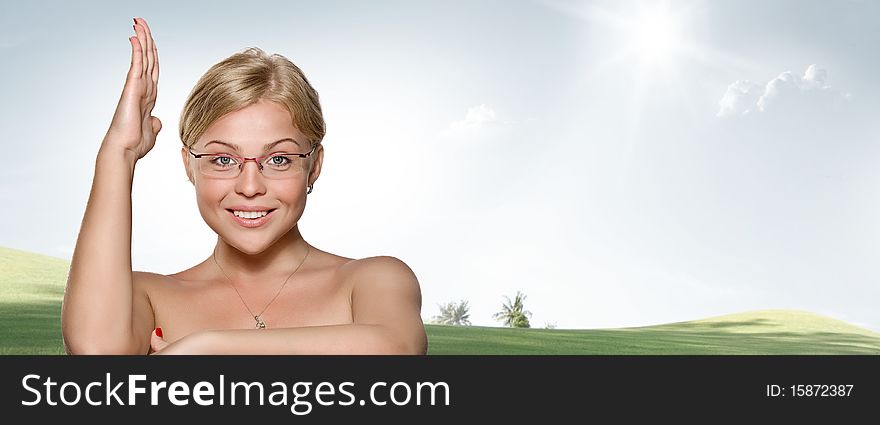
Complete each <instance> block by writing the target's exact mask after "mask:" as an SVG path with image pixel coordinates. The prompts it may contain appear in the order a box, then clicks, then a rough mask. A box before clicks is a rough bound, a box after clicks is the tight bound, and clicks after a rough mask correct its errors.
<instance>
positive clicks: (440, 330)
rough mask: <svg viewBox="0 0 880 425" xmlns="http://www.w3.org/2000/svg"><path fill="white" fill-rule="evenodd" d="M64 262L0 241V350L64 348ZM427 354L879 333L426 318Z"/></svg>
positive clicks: (739, 323) (863, 348)
mask: <svg viewBox="0 0 880 425" xmlns="http://www.w3.org/2000/svg"><path fill="white" fill-rule="evenodd" d="M68 267H69V263H68V262H67V261H65V260H61V259H58V258H53V257H47V256H43V255H38V254H33V253H29V252H24V251H18V250H13V249H8V248H0V354H64V350H63V347H62V343H61V321H60V317H61V300H62V298H63V296H64V285H65V282H66V280H67V270H68ZM425 328H426V330H427V332H428V341H429V343H428V345H429V348H428V354H430V355H437V354H441V355H442V354H548V355H552V354H880V334H878V333H875V332H871V331H869V330H866V329H862V328H859V327H857V326H854V325H851V324H849V323H846V322H842V321H840V320H836V319H833V318H829V317H823V316H820V315H817V314H813V313H809V312H804V311H796V310H763V311H753V312H745V313H738V314H731V315H726V316H719V317H713V318H709V319H703V320H694V321H688V322H679V323H668V324H663V325H656V326H644V327H632V328H618V329H583V330H580V329H508V328H492V327H480V326H468V327H460V326H442V325H431V324H426V325H425Z"/></svg>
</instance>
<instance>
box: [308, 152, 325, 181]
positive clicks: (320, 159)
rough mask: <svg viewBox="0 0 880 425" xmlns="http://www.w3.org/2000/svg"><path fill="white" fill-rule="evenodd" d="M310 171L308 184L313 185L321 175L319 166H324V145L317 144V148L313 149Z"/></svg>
mask: <svg viewBox="0 0 880 425" xmlns="http://www.w3.org/2000/svg"><path fill="white" fill-rule="evenodd" d="M312 158H314V161H312V170H311V171H310V172H309V184H314V183H315V180H318V176H320V175H321V165H322V164H324V145H323V144H320V143H319V144H318V147H317V148H315V153H314V154H312Z"/></svg>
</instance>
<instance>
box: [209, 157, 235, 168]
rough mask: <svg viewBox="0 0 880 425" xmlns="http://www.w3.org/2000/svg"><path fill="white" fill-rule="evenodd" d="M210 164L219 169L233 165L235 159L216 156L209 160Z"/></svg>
mask: <svg viewBox="0 0 880 425" xmlns="http://www.w3.org/2000/svg"><path fill="white" fill-rule="evenodd" d="M211 163H212V164H214V165H219V166H221V167H228V166H231V165H234V164H235V159H233V158H232V157H231V156H224V155H218V156H215V157H214V158H213V159H212V160H211Z"/></svg>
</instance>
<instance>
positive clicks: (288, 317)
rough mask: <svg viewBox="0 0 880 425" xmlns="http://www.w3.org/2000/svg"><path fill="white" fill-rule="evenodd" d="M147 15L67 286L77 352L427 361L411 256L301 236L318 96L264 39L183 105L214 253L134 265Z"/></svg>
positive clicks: (152, 64)
mask: <svg viewBox="0 0 880 425" xmlns="http://www.w3.org/2000/svg"><path fill="white" fill-rule="evenodd" d="M134 21H135V25H134V29H135V33H136V36H135V37H129V42H130V43H131V47H132V59H131V68H130V69H129V72H128V76H127V78H126V82H125V86H124V88H123V91H122V95H121V97H120V100H119V104H118V106H117V108H116V113H115V115H114V116H113V119H112V122H111V124H110V128H109V130H108V131H107V134H106V135H105V137H104V140H103V142H102V145H101V148H100V150H99V153H98V155H97V158H96V162H95V177H94V181H93V184H92V189H91V195H90V198H89V202H88V205H87V207H86V211H85V215H84V217H83V221H82V227H81V229H80V234H79V237H78V239H77V243H76V248H75V250H74V254H73V260H72V262H71V268H70V274H69V277H68V282H67V289H66V291H65V295H64V303H63V306H62V332H63V336H64V342H65V349H66V350H67V352H68V353H70V354H148V353H149V354H358V353H361V354H425V353H426V351H427V337H426V334H425V330H424V325H423V324H422V320H421V316H420V309H421V292H420V288H419V283H418V281H417V279H416V277H415V275H414V274H413V272H412V270H410V268H409V267H407V265H406V264H404V263H403V262H401V261H400V260H398V259H396V258H393V257H371V258H365V259H359V260H354V259H350V258H345V257H341V256H338V255H334V254H330V253H328V252H324V251H321V250H319V249H317V248H315V247H313V246H311V245H309V244H308V243H307V242H306V241H305V240H303V237H302V235H301V234H300V232H299V229H298V227H297V222H298V220H299V218H300V217H301V216H302V214H303V210H304V208H305V204H306V197H307V195H308V193H310V192H311V191H312V189H313V186H314V184H315V181H316V180H317V179H318V176H319V175H320V174H321V164H322V162H323V158H324V150H323V147H322V146H321V144H320V143H321V140H322V139H323V137H324V119H323V116H322V114H321V107H320V104H319V102H318V94H317V92H315V90H314V89H313V88H312V87H311V85H310V84H309V82H308V80H306V78H305V76H304V75H303V74H302V72H301V71H300V70H299V68H297V67H296V66H295V65H294V64H293V63H291V62H290V61H288V60H287V59H285V58H284V57H281V56H279V55H272V56H267V55H266V54H265V53H263V52H262V51H261V50H259V49H256V48H251V49H247V50H245V51H244V52H240V53H237V54H234V55H232V56H230V57H229V58H227V59H225V60H223V61H221V62H220V63H218V64H216V65H214V66H213V67H212V68H211V69H209V70H208V72H207V73H206V74H205V75H204V76H202V78H201V79H200V80H199V82H198V83H197V84H196V87H195V88H194V89H193V91H192V93H190V96H189V98H188V99H187V102H186V104H185V105H184V109H183V112H182V114H181V119H180V138H181V141H182V142H183V144H184V146H183V148H182V149H181V156H182V157H183V164H184V167H185V169H186V173H187V176H188V177H189V180H190V182H192V184H193V186H194V188H195V193H196V200H197V203H198V207H199V211H200V213H201V215H202V217H203V218H204V220H205V222H206V223H207V224H208V226H210V227H211V229H213V230H214V231H215V232H216V233H217V244H216V247H215V248H214V250H213V252H212V253H211V254H210V255H209V256H208V258H207V259H205V260H204V261H202V262H201V263H199V264H197V265H195V266H193V267H192V268H189V269H187V270H184V271H181V272H179V273H175V274H171V275H167V276H165V275H159V274H155V273H146V272H132V269H131V187H132V178H133V175H134V170H135V165H136V164H137V161H138V160H140V159H141V158H143V157H144V155H146V154H147V153H148V152H149V151H150V149H152V147H153V145H154V143H155V141H156V136H157V134H158V133H159V131H160V130H161V128H162V123H161V121H159V119H158V118H156V117H153V116H151V115H150V113H151V111H152V109H153V106H154V105H155V103H156V94H157V88H158V81H159V56H158V50H157V49H156V45H155V42H154V40H153V38H152V35H151V33H150V28H149V26H148V25H147V22H146V21H145V20H143V19H141V18H135V19H134ZM171 215H173V207H172V208H169V216H171Z"/></svg>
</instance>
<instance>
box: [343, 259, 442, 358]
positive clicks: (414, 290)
mask: <svg viewBox="0 0 880 425" xmlns="http://www.w3.org/2000/svg"><path fill="white" fill-rule="evenodd" d="M341 269H345V270H344V276H345V279H346V280H347V281H348V282H350V284H351V315H352V320H353V322H354V323H358V324H370V325H382V326H385V327H386V329H389V330H390V332H391V335H393V339H394V340H395V341H397V344H398V345H399V347H400V352H401V353H408V354H425V353H427V349H428V339H427V335H426V333H425V327H424V324H423V323H422V318H421V308H422V294H421V289H420V288H419V281H418V279H417V278H416V275H415V273H414V272H413V271H412V269H411V268H410V267H409V266H408V265H407V264H406V263H404V262H403V261H401V260H400V259H398V258H395V257H390V256H379V257H369V258H363V259H359V260H352V261H349V262H347V263H346V264H345V265H344V266H342V267H341Z"/></svg>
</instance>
